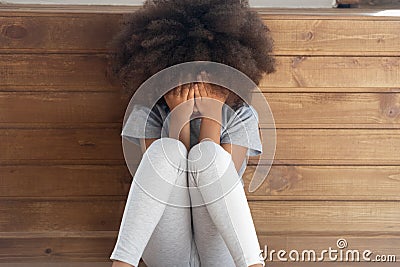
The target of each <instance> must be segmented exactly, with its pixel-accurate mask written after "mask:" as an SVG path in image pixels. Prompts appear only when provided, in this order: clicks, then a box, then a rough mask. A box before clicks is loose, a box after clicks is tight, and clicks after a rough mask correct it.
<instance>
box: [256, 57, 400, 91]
mask: <svg viewBox="0 0 400 267" xmlns="http://www.w3.org/2000/svg"><path fill="white" fill-rule="evenodd" d="M260 86H261V87H270V88H271V87H272V88H273V87H292V88H293V87H399V86H400V57H330V56H327V57H311V56H309V57H307V56H296V57H277V71H276V73H273V74H270V75H268V76H266V77H264V79H263V80H262V81H261V83H260Z"/></svg>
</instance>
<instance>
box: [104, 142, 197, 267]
mask: <svg viewBox="0 0 400 267" xmlns="http://www.w3.org/2000/svg"><path fill="white" fill-rule="evenodd" d="M186 164H187V151H186V148H185V146H184V145H183V143H182V142H180V141H178V140H176V139H172V138H161V139H158V140H156V141H154V142H153V143H152V144H151V145H150V147H148V148H147V150H146V152H145V153H144V154H143V157H142V160H141V162H140V164H139V166H138V169H137V170H136V173H135V176H134V178H133V181H132V185H131V188H130V191H129V195H128V199H127V202H126V205H125V210H124V214H123V217H122V222H121V225H120V229H119V234H118V239H117V243H116V245H115V247H114V250H113V252H112V254H111V257H110V259H114V260H120V261H123V262H127V263H129V264H131V265H134V266H138V263H139V260H140V258H141V257H143V260H144V261H145V263H146V264H148V266H149V267H157V266H163V267H164V266H185V267H186V266H190V265H189V264H190V261H195V260H196V259H193V255H196V254H194V253H193V251H192V249H193V246H191V245H192V230H191V221H190V208H188V207H186V208H185V207H174V206H170V205H167V203H169V202H173V203H178V204H179V203H180V204H186V205H184V206H189V201H190V200H189V196H188V190H187V188H186V190H182V188H181V189H179V188H178V187H176V186H175V184H181V185H182V184H183V185H184V184H185V183H187V173H185V171H183V170H185V169H186ZM171 197H172V198H171ZM191 257H192V258H191Z"/></svg>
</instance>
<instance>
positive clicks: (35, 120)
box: [0, 92, 400, 128]
mask: <svg viewBox="0 0 400 267" xmlns="http://www.w3.org/2000/svg"><path fill="white" fill-rule="evenodd" d="M263 101H267V102H268V104H269V106H270V108H271V111H272V114H273V116H274V120H275V127H277V128H400V93H264V94H263V96H261V95H260V94H258V93H254V96H253V101H252V104H253V105H255V106H258V105H259V106H262V105H263V104H264V103H265V102H263ZM128 103H129V99H128V98H127V97H124V96H123V95H121V94H119V93H117V92H69V93H65V92H3V93H0V114H1V115H0V128H19V127H25V128H27V127H44V126H46V125H47V127H50V128H51V127H62V126H66V127H69V126H71V125H74V124H75V126H81V127H85V125H87V124H88V123H91V124H96V123H103V124H104V125H105V126H107V123H114V126H118V123H119V124H121V125H122V121H123V116H124V114H125V109H126V108H127V105H128ZM259 118H260V125H261V127H271V126H273V125H271V124H268V122H269V121H268V120H267V118H266V116H263V114H259Z"/></svg>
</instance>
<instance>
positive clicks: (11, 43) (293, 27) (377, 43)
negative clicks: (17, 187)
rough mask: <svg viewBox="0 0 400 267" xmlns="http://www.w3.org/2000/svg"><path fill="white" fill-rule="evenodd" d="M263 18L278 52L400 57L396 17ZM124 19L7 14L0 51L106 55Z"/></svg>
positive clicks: (2, 19) (1, 19)
mask: <svg viewBox="0 0 400 267" xmlns="http://www.w3.org/2000/svg"><path fill="white" fill-rule="evenodd" d="M263 20H264V22H265V24H266V25H267V26H268V27H269V28H270V29H271V31H272V33H273V38H274V41H275V51H274V54H276V55H299V54H301V55H361V56H363V55H381V56H383V55H390V56H392V55H399V50H400V41H399V39H400V34H399V32H398V30H397V29H398V27H399V23H400V21H398V20H390V19H388V20H382V21H377V20H376V19H375V18H374V19H370V20H362V21H360V20H355V19H342V20H340V19H336V20H332V19H330V18H329V17H323V16H320V17H317V18H314V19H299V20H296V21H294V20H290V19H287V18H285V17H284V16H282V17H281V18H276V17H269V16H264V17H263ZM121 21H122V14H76V13H72V14H68V13H67V14H64V15H63V16H59V15H53V16H51V15H50V16H49V15H47V16H39V14H37V15H36V16H21V15H18V14H15V16H13V17H10V16H5V15H4V12H3V13H2V14H1V16H0V23H1V24H2V25H3V26H2V27H3V31H2V32H1V34H0V41H1V42H0V52H6V51H7V52H14V53H21V52H31V53H40V52H68V53H76V52H80V53H83V52H84V53H102V52H104V53H107V52H110V51H111V50H110V48H109V47H108V43H109V41H110V40H111V39H112V37H113V35H114V34H115V32H117V31H118V29H119V28H120V27H121ZM294 22H295V23H294ZM344 28H346V29H347V30H346V31H343V29H344ZM60 32H62V33H63V34H60ZM55 37H56V38H55Z"/></svg>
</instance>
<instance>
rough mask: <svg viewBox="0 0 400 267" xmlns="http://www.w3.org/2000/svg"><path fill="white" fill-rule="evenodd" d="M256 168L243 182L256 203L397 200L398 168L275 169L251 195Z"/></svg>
mask: <svg viewBox="0 0 400 267" xmlns="http://www.w3.org/2000/svg"><path fill="white" fill-rule="evenodd" d="M255 169H256V166H248V167H247V169H246V171H245V173H244V175H243V180H244V183H245V187H244V188H245V192H246V195H247V199H248V200H249V201H255V200H304V201H305V200H338V201H340V200H365V201H367V200H400V168H399V167H398V166H371V167H369V166H277V165H273V166H272V167H271V170H270V172H269V173H268V175H267V177H266V179H265V181H264V183H263V184H262V185H261V186H260V187H259V188H258V189H257V190H256V191H255V192H253V193H250V192H248V187H249V184H250V181H251V179H252V178H253V174H254V171H255Z"/></svg>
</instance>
